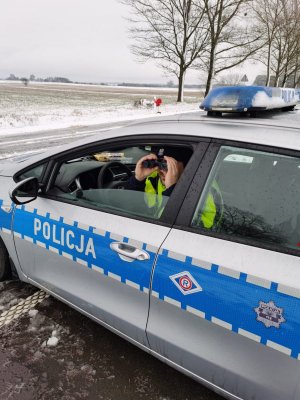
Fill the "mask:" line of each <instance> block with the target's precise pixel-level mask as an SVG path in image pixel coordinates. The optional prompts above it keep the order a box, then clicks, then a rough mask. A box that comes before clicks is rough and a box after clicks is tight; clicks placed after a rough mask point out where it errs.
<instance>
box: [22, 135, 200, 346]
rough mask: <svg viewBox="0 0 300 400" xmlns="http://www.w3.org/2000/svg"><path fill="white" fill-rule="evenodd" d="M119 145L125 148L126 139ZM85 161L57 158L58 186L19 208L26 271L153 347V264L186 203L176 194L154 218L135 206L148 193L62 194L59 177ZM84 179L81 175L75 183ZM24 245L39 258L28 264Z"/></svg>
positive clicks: (36, 280) (91, 313)
mask: <svg viewBox="0 0 300 400" xmlns="http://www.w3.org/2000/svg"><path fill="white" fill-rule="evenodd" d="M122 145H123V146H124V139H123V140H122ZM114 146H115V147H116V148H117V147H118V143H114ZM119 146H120V145H119ZM131 146H133V145H132V144H131ZM105 149H107V147H106V148H105ZM102 150H103V149H102V148H101V151H102ZM76 151H77V152H78V150H76ZM99 151H100V150H99ZM107 154H110V157H115V156H116V155H117V154H120V153H119V150H118V151H117V152H115V153H112V152H111V149H109V152H107V151H106V153H105V156H107ZM102 156H103V153H101V157H102ZM101 157H100V158H101ZM81 158H83V159H84V157H78V155H77V153H76V154H75V153H74V154H69V155H68V159H67V160H66V161H64V160H60V161H59V162H57V165H58V166H57V169H58V170H57V171H56V176H57V177H56V178H55V182H54V184H53V188H52V190H49V191H48V192H47V193H46V194H45V195H44V196H39V197H38V198H37V199H36V200H35V201H33V202H32V203H30V204H28V205H23V206H18V207H17V210H16V212H15V218H14V235H15V242H16V248H17V251H18V253H19V258H20V260H21V266H22V270H23V271H24V273H25V274H26V275H27V276H28V277H29V278H30V280H31V281H33V282H34V283H35V284H38V285H40V286H41V287H43V288H45V289H47V290H49V291H50V292H52V293H53V294H55V295H56V296H59V297H60V298H61V299H63V300H64V301H67V302H68V303H70V304H71V305H73V306H75V307H76V308H77V309H79V310H81V311H83V312H85V313H86V314H87V315H89V316H91V317H92V318H95V319H97V320H99V321H101V322H102V323H104V324H106V325H107V326H108V327H110V328H112V329H114V330H117V331H118V332H121V333H122V334H123V335H126V336H127V337H129V338H131V339H133V340H135V341H136V342H138V343H139V344H142V345H147V341H146V336H145V327H146V320H147V315H148V307H149V288H150V281H151V273H152V266H153V264H154V260H155V258H156V256H157V254H158V252H159V249H160V246H161V244H162V243H163V241H164V240H165V238H166V236H167V235H168V233H169V231H170V226H171V223H172V219H174V217H175V214H176V210H177V211H178V206H176V202H175V203H174V200H173V196H172V197H171V198H170V200H169V201H168V202H167V206H166V207H165V211H164V213H163V215H161V216H158V215H157V216H156V217H147V216H143V215H142V216H141V214H139V213H138V210H137V209H136V208H135V205H137V207H138V203H140V204H141V203H144V193H141V192H135V191H130V192H129V191H127V190H118V189H107V190H105V189H103V190H102V189H99V190H98V189H97V188H95V189H88V190H85V188H83V189H82V188H80V189H78V188H77V189H76V191H74V192H73V193H69V192H66V193H65V189H64V188H62V187H61V188H60V190H58V191H57V190H56V189H57V182H60V184H61V181H62V180H63V179H64V177H67V176H70V175H71V174H72V173H73V170H74V169H75V170H76V171H77V170H80V169H81V168H82V166H81V165H80V163H81ZM98 158H99V157H98ZM125 158H126V159H128V157H125ZM101 159H102V158H101ZM113 159H114V160H115V158H113ZM83 163H85V164H84V168H86V164H88V163H92V165H94V164H97V161H94V160H93V161H91V160H90V159H87V161H85V159H84V160H83ZM54 165H55V162H54ZM99 165H100V164H99ZM196 165H197V162H194V164H193V163H190V167H187V168H186V171H185V172H184V175H185V177H186V179H184V180H183V183H182V184H180V182H179V183H178V187H176V191H177V193H179V195H176V193H175V198H176V197H177V198H180V196H184V194H185V192H184V190H187V188H188V184H189V182H188V181H187V180H188V179H190V178H189V176H190V174H191V173H192V171H193V170H194V172H195V168H196ZM53 171H55V167H54V168H53ZM87 172H88V174H87ZM91 173H92V170H91V169H90V170H88V171H85V172H84V173H83V174H82V176H84V179H86V180H87V179H91V176H90V174H91ZM27 175H28V174H27ZM54 175H55V174H54ZM74 176H75V175H74ZM53 179H54V178H53ZM72 179H73V178H72ZM78 179H79V178H78V177H77V178H74V181H72V182H71V184H70V186H71V187H73V184H74V182H77V181H78ZM91 180H92V181H93V179H91ZM81 184H83V183H81ZM180 186H181V187H182V188H183V189H180ZM55 190H56V192H55V195H53V193H54V191H55ZM72 190H73V189H72ZM182 190H183V193H182V194H180V193H181V192H182ZM111 193H113V195H114V197H113V198H111V199H110V203H109V204H108V203H106V207H105V206H103V203H101V204H100V203H99V204H97V203H96V200H95V198H96V197H95V196H96V195H103V196H102V197H103V198H106V197H107V195H108V194H111ZM93 196H94V197H93ZM178 196H179V197H178ZM116 199H118V201H119V202H118V207H117V206H115V205H113V204H112V202H111V200H114V202H115V203H114V204H116ZM122 199H123V201H124V204H122V202H121V201H120V200H122ZM179 206H180V205H179ZM24 246H27V251H26V254H27V255H28V248H30V249H31V254H32V259H31V260H30V259H29V258H28V257H27V258H25V259H24V258H23V262H22V255H23V254H24V253H25V249H24Z"/></svg>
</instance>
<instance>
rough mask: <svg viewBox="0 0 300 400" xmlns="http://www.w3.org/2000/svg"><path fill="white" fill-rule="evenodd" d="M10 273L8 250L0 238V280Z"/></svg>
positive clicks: (7, 276)
mask: <svg viewBox="0 0 300 400" xmlns="http://www.w3.org/2000/svg"><path fill="white" fill-rule="evenodd" d="M10 275H11V268H10V263H9V257H8V252H7V250H6V248H5V246H4V243H3V242H2V240H1V239H0V282H1V281H4V280H5V279H7V278H9V277H10Z"/></svg>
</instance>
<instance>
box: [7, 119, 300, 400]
mask: <svg viewBox="0 0 300 400" xmlns="http://www.w3.org/2000/svg"><path fill="white" fill-rule="evenodd" d="M165 149H171V151H173V152H175V153H173V154H177V155H178V154H179V157H180V155H181V156H182V158H183V159H184V160H185V162H184V170H183V172H182V174H181V175H180V178H179V180H178V181H177V183H176V184H175V185H173V188H172V191H171V192H169V193H167V191H166V190H164V188H163V187H162V189H161V190H159V191H158V192H156V191H155V190H152V189H151V187H150V186H149V185H148V183H147V182H148V181H147V179H148V178H147V179H146V180H145V181H144V182H142V184H140V183H138V185H137V186H139V185H140V186H139V187H138V188H137V187H136V188H135V187H134V185H136V183H137V182H136V178H135V177H134V173H135V169H136V164H137V163H138V162H139V160H141V159H142V158H143V159H145V157H146V159H147V156H148V155H149V154H153V153H155V154H159V152H161V156H162V160H160V162H161V163H162V164H161V165H163V164H164V159H163V152H164V151H165ZM157 151H158V153H157ZM174 158H175V159H176V157H175V156H174ZM145 168H149V166H145ZM151 168H152V167H151ZM159 168H161V169H163V168H165V169H166V167H165V166H164V167H160V166H158V167H155V171H156V172H157V170H159ZM154 175H155V174H154ZM154 175H153V176H152V178H155V176H154ZM156 178H157V177H156ZM132 181H134V182H133V185H132ZM130 182H131V184H130ZM139 182H140V181H139ZM128 183H129V184H128ZM147 185H148V186H147ZM135 189H137V190H135ZM0 236H1V239H0V275H1V279H2V280H3V279H6V278H7V277H9V276H10V274H12V273H14V274H17V276H18V277H19V279H21V280H22V281H25V282H29V283H31V284H32V285H35V286H36V287H38V288H41V289H43V290H44V291H46V292H47V293H50V294H51V295H52V296H54V297H56V298H58V299H60V300H61V301H63V302H66V303H67V304H69V305H70V306H71V307H74V308H75V309H76V310H78V311H80V312H81V313H83V314H85V315H87V316H88V317H90V318H92V319H94V320H95V321H97V322H99V323H100V324H102V325H104V326H105V327H107V328H108V329H110V330H112V331H113V332H115V333H117V334H119V335H121V336H122V337H124V338H126V339H127V340H129V341H130V342H132V343H134V344H136V345H137V346H139V347H140V348H142V349H144V350H145V351H147V352H149V353H151V354H153V355H154V356H155V357H157V358H159V359H160V360H162V361H164V362H166V363H167V364H169V365H171V366H173V367H174V368H176V369H178V370H179V371H182V372H183V373H185V374H187V375H189V376H190V377H192V378H194V379H196V380H198V381H199V382H201V383H202V384H204V385H207V386H208V387H210V388H211V389H212V390H214V391H215V392H217V393H219V394H221V395H223V396H224V397H225V398H228V399H244V400H245V399H247V400H250V399H251V400H252V399H262V400H268V399H272V400H273V399H277V400H279V399H282V400H292V399H294V400H296V399H299V398H300V361H299V360H300V300H299V299H300V261H299V260H300V259H299V256H300V128H298V127H295V126H294V127H286V126H270V125H263V124H262V123H261V122H257V121H252V122H251V123H248V124H245V123H243V122H241V121H236V122H234V121H232V120H231V121H230V122H228V121H227V120H222V121H217V120H209V119H203V120H202V121H201V118H200V117H194V118H193V117H185V118H181V119H179V120H175V119H174V120H172V119H170V120H160V121H157V122H145V123H140V124H135V125H131V126H127V127H124V128H121V129H119V130H114V131H109V132H104V133H103V132H101V136H100V135H99V134H98V135H96V136H93V137H91V138H89V139H84V140H82V141H79V142H75V143H73V144H72V145H65V146H62V147H60V148H56V149H55V150H49V151H48V152H45V153H42V154H40V155H35V156H33V157H30V158H28V159H23V160H13V161H10V162H6V163H2V164H1V165H0Z"/></svg>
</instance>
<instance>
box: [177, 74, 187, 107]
mask: <svg viewBox="0 0 300 400" xmlns="http://www.w3.org/2000/svg"><path fill="white" fill-rule="evenodd" d="M184 76H185V71H184V69H183V68H182V67H181V68H180V71H179V77H178V94H177V102H178V103H181V102H182V101H183V88H184Z"/></svg>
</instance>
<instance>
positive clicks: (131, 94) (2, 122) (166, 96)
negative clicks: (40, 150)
mask: <svg viewBox="0 0 300 400" xmlns="http://www.w3.org/2000/svg"><path fill="white" fill-rule="evenodd" d="M154 96H156V97H161V98H162V100H163V103H162V106H161V107H160V111H161V114H162V115H170V114H176V113H179V112H185V111H197V110H199V104H200V102H201V93H199V92H197V91H195V90H190V91H186V95H185V102H184V103H182V104H178V103H176V90H174V89H169V90H167V89H166V88H124V87H118V86H112V87H109V86H100V85H99V86H98V85H95V86H93V85H75V84H71V85H63V84H49V83H48V84H41V83H39V84H38V83H31V84H30V85H29V86H28V87H25V86H24V85H22V84H21V83H19V82H7V81H0V135H9V134H14V133H15V134H16V133H27V132H36V131H41V130H48V129H59V128H67V127H70V126H80V125H81V126H82V125H95V124H101V123H106V122H115V121H116V122H117V121H125V120H131V119H139V118H145V117H146V118H149V117H152V116H153V117H157V116H158V115H159V114H157V109H156V108H155V107H149V108H147V107H136V106H135V105H134V103H135V102H136V101H137V100H140V99H146V100H147V101H148V102H151V101H152V100H153V98H154Z"/></svg>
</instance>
